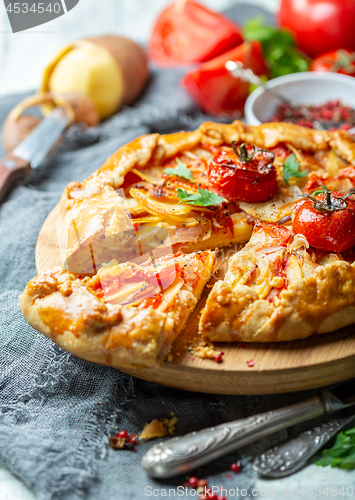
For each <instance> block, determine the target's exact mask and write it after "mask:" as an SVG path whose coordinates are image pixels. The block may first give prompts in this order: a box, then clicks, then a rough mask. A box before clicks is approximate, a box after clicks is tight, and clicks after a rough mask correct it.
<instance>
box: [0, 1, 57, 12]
mask: <svg viewBox="0 0 355 500" xmlns="http://www.w3.org/2000/svg"><path fill="white" fill-rule="evenodd" d="M6 10H7V12H9V13H10V14H12V13H13V14H19V13H20V12H21V13H22V14H26V13H27V12H33V13H36V12H37V13H38V14H43V13H44V12H49V13H52V12H54V13H55V14H59V13H60V11H61V4H60V3H54V4H51V3H50V4H49V5H47V7H45V6H44V3H33V4H32V5H30V6H29V4H28V3H25V2H17V3H14V4H13V5H12V4H11V3H10V4H9V5H8V6H7V7H6Z"/></svg>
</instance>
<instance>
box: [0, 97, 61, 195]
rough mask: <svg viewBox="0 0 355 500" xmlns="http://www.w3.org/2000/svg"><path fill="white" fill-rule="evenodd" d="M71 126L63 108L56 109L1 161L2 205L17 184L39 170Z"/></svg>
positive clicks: (0, 192)
mask: <svg viewBox="0 0 355 500" xmlns="http://www.w3.org/2000/svg"><path fill="white" fill-rule="evenodd" d="M68 125H69V119H68V116H67V114H66V113H65V110H64V108H63V107H58V108H55V109H54V110H53V111H52V112H51V113H50V114H49V115H48V116H47V117H46V118H44V119H43V120H42V121H41V122H40V124H39V125H38V126H37V127H36V128H35V129H34V130H33V131H32V132H31V133H30V134H29V135H28V136H27V137H26V138H25V139H24V140H23V141H22V142H21V143H20V144H19V145H18V146H17V147H16V148H15V149H14V150H13V151H12V153H8V154H7V155H6V156H5V157H4V158H3V159H2V160H1V161H0V203H1V202H2V201H3V199H4V197H5V196H6V195H7V193H8V192H9V191H10V189H12V188H13V187H14V185H15V183H16V182H18V181H19V180H24V179H25V178H26V177H27V176H28V175H29V174H30V172H31V170H32V169H35V168H37V167H38V166H39V165H40V164H41V163H42V162H43V160H44V159H45V158H46V156H47V155H48V153H49V151H50V150H51V148H52V147H53V145H54V144H55V142H56V141H57V139H58V138H59V137H60V136H61V135H62V133H63V132H64V130H65V129H66V127H67V126H68Z"/></svg>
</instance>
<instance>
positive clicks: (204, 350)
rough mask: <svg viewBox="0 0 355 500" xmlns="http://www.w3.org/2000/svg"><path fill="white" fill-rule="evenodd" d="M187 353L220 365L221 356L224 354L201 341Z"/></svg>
mask: <svg viewBox="0 0 355 500" xmlns="http://www.w3.org/2000/svg"><path fill="white" fill-rule="evenodd" d="M189 351H190V353H191V354H193V355H194V356H197V357H198V358H202V359H213V360H214V361H216V363H220V362H221V361H222V356H223V354H224V352H223V351H216V350H215V348H214V345H213V344H212V343H211V342H207V341H202V342H201V343H200V344H199V345H198V346H196V347H191V348H190V349H189Z"/></svg>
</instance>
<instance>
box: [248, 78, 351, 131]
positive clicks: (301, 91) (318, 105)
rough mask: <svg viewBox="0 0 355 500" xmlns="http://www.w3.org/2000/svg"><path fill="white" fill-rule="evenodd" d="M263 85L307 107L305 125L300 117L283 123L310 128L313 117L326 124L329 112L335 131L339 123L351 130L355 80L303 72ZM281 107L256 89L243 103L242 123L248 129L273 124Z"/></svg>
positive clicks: (277, 101) (262, 90) (267, 95)
mask: <svg viewBox="0 0 355 500" xmlns="http://www.w3.org/2000/svg"><path fill="white" fill-rule="evenodd" d="M267 85H268V87H269V88H272V89H275V90H276V91H278V92H280V93H281V94H282V95H284V96H285V97H288V98H289V99H291V100H292V101H295V102H296V103H298V104H300V105H305V106H310V116H307V121H305V120H303V117H301V120H296V121H294V119H293V118H292V119H287V118H286V120H287V121H294V122H295V123H299V124H300V125H306V126H312V124H311V123H310V122H311V121H312V119H313V116H314V115H315V116H319V121H326V118H327V117H328V115H329V119H331V117H330V115H331V112H332V114H333V116H338V117H339V127H338V126H336V128H340V126H341V123H342V122H346V125H343V126H342V127H341V128H352V127H353V126H354V125H353V124H352V122H353V120H354V119H355V111H354V112H353V110H355V78H354V77H352V76H347V75H342V74H339V73H325V72H324V73H323V72H310V71H307V72H303V73H292V74H290V75H285V76H280V77H278V78H274V79H273V80H270V81H269V82H268V83H267ZM281 104H282V101H280V100H279V99H277V97H275V96H273V95H272V94H270V93H269V92H267V91H265V90H264V89H263V88H262V87H259V88H258V89H256V90H254V92H252V93H251V94H250V96H249V97H248V99H247V101H246V103H245V120H246V122H247V123H249V124H250V125H260V124H261V123H264V122H268V121H271V120H272V121H275V117H277V116H280V108H281V106H280V105H281ZM323 105H324V106H323ZM328 108H329V109H328ZM333 110H334V112H333ZM282 114H283V113H282V109H281V115H282ZM323 115H324V117H325V118H323ZM326 115H327V117H326ZM348 117H349V118H348Z"/></svg>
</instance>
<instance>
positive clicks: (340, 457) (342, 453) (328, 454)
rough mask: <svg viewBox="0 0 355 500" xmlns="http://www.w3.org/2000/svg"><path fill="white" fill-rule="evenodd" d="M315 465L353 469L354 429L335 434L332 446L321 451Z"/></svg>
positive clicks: (354, 463) (354, 453)
mask: <svg viewBox="0 0 355 500" xmlns="http://www.w3.org/2000/svg"><path fill="white" fill-rule="evenodd" d="M315 464H316V465H322V466H326V465H330V466H331V467H340V468H341V469H349V470H353V469H355V427H354V428H353V429H349V430H347V431H341V432H339V434H337V436H336V438H335V441H334V443H333V445H332V446H331V447H330V448H328V449H325V450H323V451H322V456H321V458H319V459H318V460H317V461H316V462H315Z"/></svg>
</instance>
